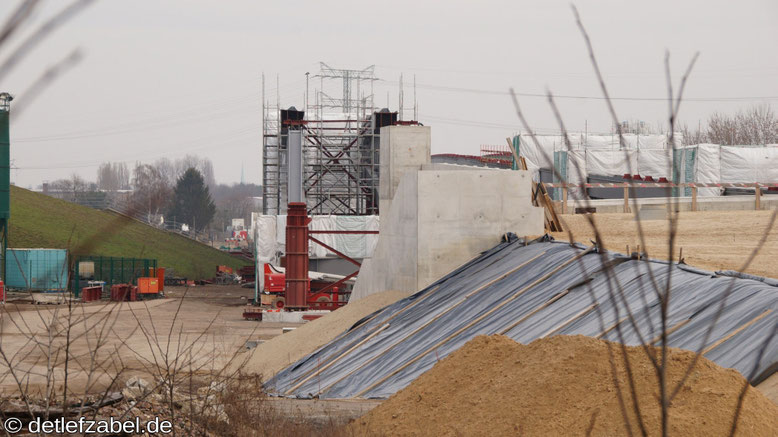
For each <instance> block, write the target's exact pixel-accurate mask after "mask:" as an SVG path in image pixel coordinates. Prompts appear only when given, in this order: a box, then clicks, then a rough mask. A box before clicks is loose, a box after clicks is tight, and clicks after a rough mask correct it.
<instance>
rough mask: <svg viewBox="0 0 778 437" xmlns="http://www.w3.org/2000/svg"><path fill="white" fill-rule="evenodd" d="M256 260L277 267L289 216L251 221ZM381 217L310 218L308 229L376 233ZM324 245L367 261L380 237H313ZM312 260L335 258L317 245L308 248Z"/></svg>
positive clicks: (317, 216) (258, 218) (329, 235)
mask: <svg viewBox="0 0 778 437" xmlns="http://www.w3.org/2000/svg"><path fill="white" fill-rule="evenodd" d="M252 221H253V226H254V232H255V244H256V249H257V259H258V260H260V261H262V262H267V263H271V264H276V265H277V264H278V261H279V258H280V257H281V256H282V255H283V254H284V253H285V251H286V216H285V215H278V216H274V215H261V214H258V215H256V216H255V217H252ZM378 223H379V221H378V216H374V215H369V216H341V215H315V216H311V223H310V224H309V225H308V229H310V230H316V231H377V230H378ZM312 236H313V237H315V238H316V239H318V240H320V241H321V242H323V243H324V244H326V245H328V246H330V247H332V248H334V249H336V250H337V251H339V252H341V253H343V254H345V255H347V256H349V257H351V258H366V257H369V256H371V255H372V253H373V250H374V249H375V245H376V243H377V241H378V235H377V234H312ZM308 254H309V256H310V257H311V258H325V257H336V256H337V255H336V254H335V253H334V252H331V251H329V250H327V249H326V248H324V247H323V246H321V245H319V244H316V243H314V242H309V244H308Z"/></svg>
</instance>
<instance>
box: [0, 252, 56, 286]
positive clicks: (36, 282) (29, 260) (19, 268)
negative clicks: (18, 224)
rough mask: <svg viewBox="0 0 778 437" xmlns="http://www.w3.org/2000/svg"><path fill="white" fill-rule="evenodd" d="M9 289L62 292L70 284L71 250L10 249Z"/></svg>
mask: <svg viewBox="0 0 778 437" xmlns="http://www.w3.org/2000/svg"><path fill="white" fill-rule="evenodd" d="M5 269H6V270H5V271H6V287H8V288H16V289H22V290H37V291H61V290H65V289H66V288H67V285H68V251H67V250H65V249H8V254H7V257H6V259H5Z"/></svg>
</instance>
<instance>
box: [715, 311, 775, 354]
mask: <svg viewBox="0 0 778 437" xmlns="http://www.w3.org/2000/svg"><path fill="white" fill-rule="evenodd" d="M771 312H773V310H772V309H769V310H766V311H764V312H763V313H762V314H760V315H758V316H756V317H754V318H753V319H751V320H749V321H748V322H746V323H744V324H743V325H742V326H740V327H739V328H737V329H735V330H734V331H732V332H730V333H729V334H727V335H725V336H724V337H722V338H721V339H720V340H718V341H717V342H715V343H713V344H712V345H710V346H708V347H706V348H705V350H704V351H702V354H703V355H705V354H707V353H708V352H710V351H712V350H713V349H716V348H717V347H719V346H721V345H722V344H723V343H724V342H726V341H727V340H729V339H730V338H732V337H734V336H736V335H738V334H740V333H741V332H743V331H745V330H746V328H748V327H749V326H751V325H753V324H754V323H756V322H758V321H759V320H761V319H763V318H765V317H766V316H767V315H768V314H770V313H771Z"/></svg>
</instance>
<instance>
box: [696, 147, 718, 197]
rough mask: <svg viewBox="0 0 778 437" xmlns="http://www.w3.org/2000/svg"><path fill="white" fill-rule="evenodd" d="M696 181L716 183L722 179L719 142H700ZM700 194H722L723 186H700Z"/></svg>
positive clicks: (698, 191) (698, 193) (698, 192)
mask: <svg viewBox="0 0 778 437" xmlns="http://www.w3.org/2000/svg"><path fill="white" fill-rule="evenodd" d="M694 171H695V174H694V182H698V183H701V184H702V183H705V184H715V183H719V182H720V181H721V147H720V146H719V145H718V144H698V145H697V162H696V165H695V170H694ZM697 195H698V196H720V195H721V188H698V189H697Z"/></svg>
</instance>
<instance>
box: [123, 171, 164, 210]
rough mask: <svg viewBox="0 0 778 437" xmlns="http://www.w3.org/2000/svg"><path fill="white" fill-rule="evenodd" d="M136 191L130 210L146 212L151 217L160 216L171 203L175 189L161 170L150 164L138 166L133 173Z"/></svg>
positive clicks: (133, 194)
mask: <svg viewBox="0 0 778 437" xmlns="http://www.w3.org/2000/svg"><path fill="white" fill-rule="evenodd" d="M132 185H133V187H134V191H133V193H132V197H131V198H130V205H131V206H130V208H131V209H132V210H136V211H146V212H147V213H148V214H149V216H151V215H157V214H160V213H161V212H162V211H164V210H165V209H166V208H167V206H168V204H169V203H170V198H171V196H172V193H173V188H172V187H171V186H170V184H169V183H168V180H167V178H165V177H164V176H163V175H162V174H161V173H160V172H159V170H158V169H157V168H156V167H154V166H152V165H149V164H137V165H136V166H135V171H134V173H133V178H132Z"/></svg>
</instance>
